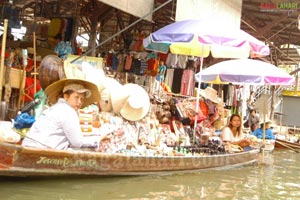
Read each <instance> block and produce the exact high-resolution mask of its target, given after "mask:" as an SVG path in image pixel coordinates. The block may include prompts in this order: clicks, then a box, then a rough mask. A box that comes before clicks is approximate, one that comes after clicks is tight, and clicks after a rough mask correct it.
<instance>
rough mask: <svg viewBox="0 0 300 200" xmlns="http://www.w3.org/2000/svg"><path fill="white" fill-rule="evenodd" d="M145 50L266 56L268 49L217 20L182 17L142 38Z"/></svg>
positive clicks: (244, 56) (253, 38)
mask: <svg viewBox="0 0 300 200" xmlns="http://www.w3.org/2000/svg"><path fill="white" fill-rule="evenodd" d="M143 44H144V47H145V48H146V49H147V50H152V51H158V52H163V53H167V52H171V53H173V54H183V55H192V56H199V57H207V56H208V55H209V53H211V54H212V56H213V57H218V58H247V57H249V55H251V57H258V56H267V55H269V53H270V49H269V47H268V46H266V45H265V44H264V43H263V42H262V41H260V40H258V39H256V38H255V37H253V36H251V35H250V34H248V33H246V32H245V31H243V30H240V29H232V28H227V27H226V26H222V27H221V25H220V24H219V22H217V21H210V20H206V21H201V20H184V21H178V22H174V23H172V24H169V25H167V26H165V27H163V28H161V29H159V30H157V31H155V32H153V33H151V34H150V35H149V36H148V37H147V38H145V39H144V41H143Z"/></svg>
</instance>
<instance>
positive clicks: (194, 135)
mask: <svg viewBox="0 0 300 200" xmlns="http://www.w3.org/2000/svg"><path fill="white" fill-rule="evenodd" d="M203 58H204V45H202V52H201V59H200V70H199V72H201V71H202V67H203ZM200 85H201V75H200V76H199V80H198V88H197V98H196V117H195V121H194V131H193V144H195V139H196V138H195V137H196V128H197V121H198V112H199V99H200V97H199V93H200Z"/></svg>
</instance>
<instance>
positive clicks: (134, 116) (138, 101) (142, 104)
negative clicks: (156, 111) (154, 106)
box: [120, 85, 150, 121]
mask: <svg viewBox="0 0 300 200" xmlns="http://www.w3.org/2000/svg"><path fill="white" fill-rule="evenodd" d="M127 89H130V90H132V89H134V93H133V91H129V94H130V95H129V97H128V98H127V99H126V100H125V102H124V104H123V106H122V107H121V109H120V114H121V116H122V117H123V118H125V119H127V120H129V121H138V120H141V119H143V118H144V117H145V116H146V115H147V113H148V112H149V109H150V98H149V95H148V93H147V92H146V91H145V89H144V88H142V87H141V86H139V85H136V86H135V88H134V87H130V88H127Z"/></svg>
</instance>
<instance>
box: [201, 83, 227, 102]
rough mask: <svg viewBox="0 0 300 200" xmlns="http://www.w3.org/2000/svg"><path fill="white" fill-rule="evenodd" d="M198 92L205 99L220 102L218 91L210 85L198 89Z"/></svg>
mask: <svg viewBox="0 0 300 200" xmlns="http://www.w3.org/2000/svg"><path fill="white" fill-rule="evenodd" d="M199 94H200V95H201V96H203V97H204V98H205V99H209V100H211V101H212V102H214V103H217V104H218V103H221V101H222V100H221V99H220V98H218V92H217V91H216V90H215V89H213V88H212V87H206V88H205V89H204V90H200V91H199Z"/></svg>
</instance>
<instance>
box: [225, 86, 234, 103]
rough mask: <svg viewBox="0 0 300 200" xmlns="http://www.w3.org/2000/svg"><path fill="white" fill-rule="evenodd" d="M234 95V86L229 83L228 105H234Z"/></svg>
mask: <svg viewBox="0 0 300 200" xmlns="http://www.w3.org/2000/svg"><path fill="white" fill-rule="evenodd" d="M233 95H234V86H233V85H228V90H227V96H226V105H227V106H232V105H233Z"/></svg>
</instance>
